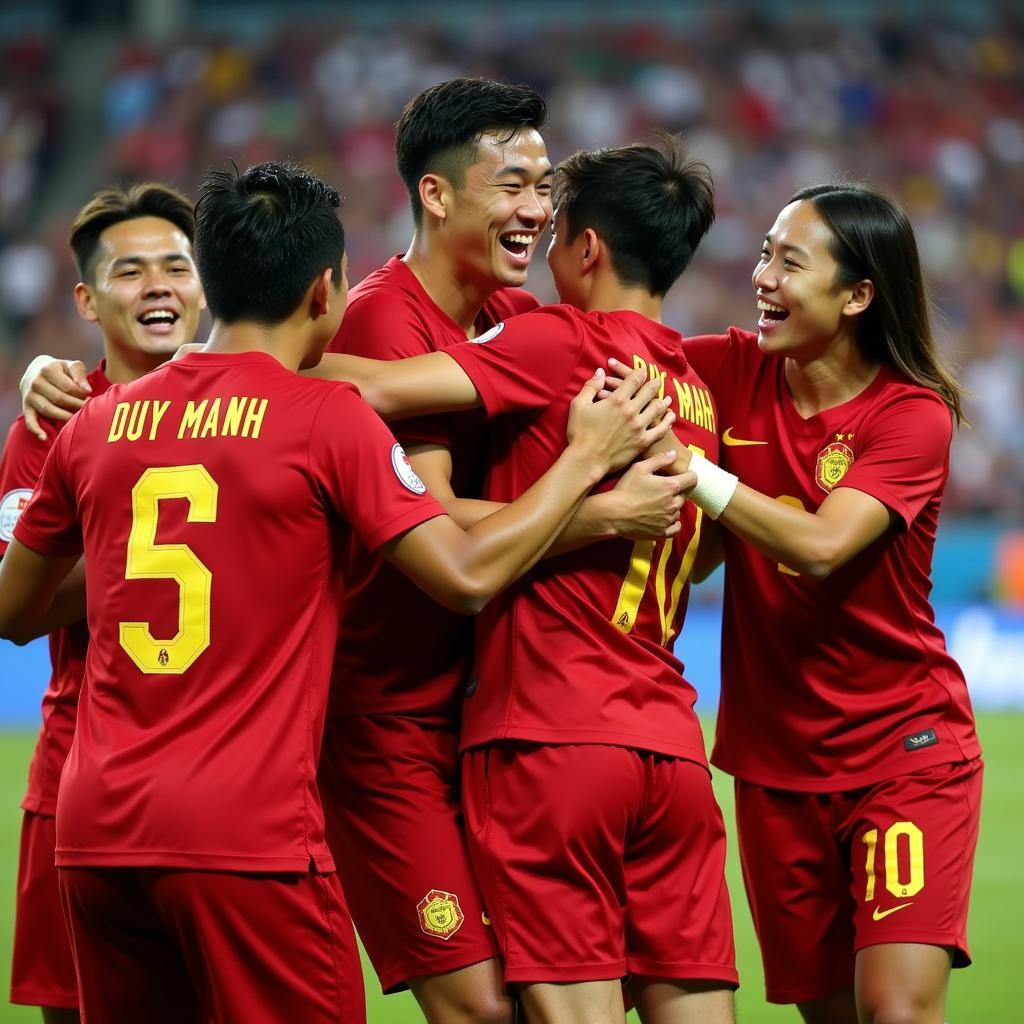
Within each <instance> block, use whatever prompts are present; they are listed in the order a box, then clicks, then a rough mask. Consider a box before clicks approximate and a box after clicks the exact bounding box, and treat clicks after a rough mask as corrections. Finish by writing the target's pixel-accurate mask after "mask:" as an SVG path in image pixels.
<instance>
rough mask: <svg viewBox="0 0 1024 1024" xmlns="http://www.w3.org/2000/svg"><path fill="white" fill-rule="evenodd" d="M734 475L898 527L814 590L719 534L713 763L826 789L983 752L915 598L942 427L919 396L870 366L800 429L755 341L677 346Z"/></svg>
mask: <svg viewBox="0 0 1024 1024" xmlns="http://www.w3.org/2000/svg"><path fill="white" fill-rule="evenodd" d="M683 348H684V351H685V352H686V355H687V357H688V358H689V360H690V361H691V362H692V363H693V365H694V366H696V367H697V369H698V370H699V371H700V374H701V376H702V377H704V379H705V380H706V381H707V382H708V386H709V387H710V388H711V389H712V391H713V392H714V395H715V398H716V400H717V402H718V410H719V416H720V418H721V423H722V427H723V430H724V432H723V435H722V442H723V444H722V457H723V464H724V465H725V467H726V468H728V469H729V470H730V471H732V472H734V473H736V474H737V475H738V476H739V478H740V480H741V481H743V483H745V484H748V485H749V486H751V487H754V488H756V489H757V490H759V491H762V492H763V493H765V494H768V495H771V496H772V497H780V498H782V499H783V500H785V501H787V502H789V503H790V504H794V505H798V506H799V507H801V508H804V509H806V510H807V511H809V512H814V511H815V510H816V509H817V508H818V506H819V505H820V504H821V503H822V502H823V501H824V500H825V498H826V497H827V496H828V494H829V492H830V491H831V490H832V489H833V488H834V487H853V488H855V489H856V490H859V491H863V492H864V493H865V494H870V495H871V496H872V497H874V498H877V499H878V500H879V501H880V502H882V503H883V504H884V505H885V506H886V507H887V508H888V509H890V510H891V511H892V512H893V513H895V515H896V519H897V522H896V524H895V525H894V526H893V527H892V528H891V529H889V530H887V531H886V532H885V533H884V534H883V535H882V536H881V537H880V538H879V539H878V540H877V541H875V542H874V543H873V544H871V545H870V546H869V547H868V548H867V549H866V550H864V551H862V552H861V553H860V554H859V555H857V556H856V557H854V558H852V559H851V560H850V561H849V562H848V563H847V564H846V565H844V566H843V567H842V568H840V569H838V570H837V571H836V572H834V573H832V575H831V576H829V578H828V579H826V580H821V581H818V580H814V579H812V578H811V577H809V576H806V575H797V574H796V573H794V572H792V571H791V570H790V569H788V568H786V567H785V566H782V565H779V564H778V563H776V562H775V561H773V560H772V559H770V558H769V557H768V556H767V555H763V554H761V553H760V552H759V551H757V550H756V549H755V548H753V547H751V546H750V545H748V544H746V543H744V542H743V541H741V540H740V539H739V538H737V537H736V536H735V535H734V534H732V533H730V532H729V531H728V530H725V531H723V535H724V538H725V546H726V567H727V571H726V585H725V609H724V620H723V627H722V697H721V704H720V707H719V713H718V731H717V736H716V740H715V746H714V751H713V754H712V761H713V762H714V763H715V764H716V765H718V766H719V767H721V768H722V769H724V770H725V771H727V772H729V773H730V774H732V775H735V776H738V777H739V778H742V779H745V780H747V781H748V782H754V783H757V784H759V785H762V786H773V787H779V788H783V789H793V790H806V791H810V792H827V791H837V790H841V789H853V788H856V787H859V786H865V785H870V784H872V783H874V782H878V781H881V780H882V779H886V778H890V777H892V776H895V775H900V774H903V773H905V772H913V771H917V770H918V769H922V768H927V767H930V766H932V765H935V764H942V763H945V762H951V761H959V760H962V759H965V758H971V757H975V756H977V755H978V754H979V753H980V747H979V745H978V739H977V736H976V735H975V731H974V719H973V715H972V712H971V704H970V700H969V698H968V695H967V685H966V683H965V682H964V677H963V673H962V672H961V671H960V668H959V666H958V665H957V664H956V662H955V661H954V660H953V659H952V658H951V657H950V655H949V654H948V653H947V651H946V645H945V641H944V639H943V636H942V633H941V631H940V630H939V629H938V628H937V627H936V625H935V621H934V618H935V617H934V613H933V611H932V608H931V606H930V604H929V602H928V595H929V593H930V591H931V580H930V573H931V562H932V549H933V548H934V546H935V531H936V526H937V523H938V516H939V505H940V504H941V501H942V492H943V489H944V487H945V484H946V477H947V474H948V470H949V444H950V440H951V438H952V433H953V425H952V417H951V415H950V412H949V409H948V407H947V406H946V404H945V403H944V402H943V401H942V399H941V398H940V397H939V396H938V395H937V394H936V393H935V392H933V391H931V390H929V389H927V388H923V387H920V386H919V385H917V384H914V383H912V382H911V381H909V380H907V379H906V378H905V377H904V376H902V375H901V374H900V373H899V372H898V371H896V370H894V369H892V368H890V367H887V366H883V367H882V368H881V369H880V370H879V371H878V375H877V376H876V377H875V379H874V381H872V383H871V384H870V385H869V386H868V387H867V388H865V390H864V391H863V392H861V394H859V395H857V396H856V397H855V398H852V399H850V401H848V402H844V403H843V404H842V405H839V406H836V407H835V408H833V409H827V410H825V411H824V412H821V413H819V414H817V415H815V416H811V417H809V418H807V419H804V418H803V417H801V416H800V414H799V413H798V412H797V410H796V407H795V406H794V404H793V401H792V399H791V397H790V394H789V389H788V387H787V385H786V381H785V376H784V366H785V360H783V359H780V358H778V357H776V356H770V355H765V354H764V353H762V352H761V351H760V349H759V348H758V346H757V337H756V335H754V334H752V333H750V332H748V331H741V330H739V329H737V328H730V330H729V333H728V334H727V335H715V336H707V337H700V338H691V339H688V340H687V341H686V342H685V344H684V346H683Z"/></svg>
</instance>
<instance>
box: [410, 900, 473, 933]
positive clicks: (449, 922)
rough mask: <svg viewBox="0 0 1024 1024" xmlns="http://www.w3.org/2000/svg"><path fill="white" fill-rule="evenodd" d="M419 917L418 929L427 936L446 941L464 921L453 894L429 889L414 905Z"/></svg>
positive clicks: (464, 918) (460, 908)
mask: <svg viewBox="0 0 1024 1024" xmlns="http://www.w3.org/2000/svg"><path fill="white" fill-rule="evenodd" d="M416 909H417V911H419V915H420V928H421V930H422V931H423V932H425V933H426V934H427V935H434V936H436V937H437V938H439V939H444V940H445V941H447V940H448V939H450V938H451V937H452V936H453V935H454V934H455V933H456V932H457V931H458V930H459V929H460V928H461V927H462V922H463V921H465V920H466V917H465V915H464V914H463V913H462V907H460V906H459V897H458V896H456V895H455V893H453V892H444V891H443V890H441V889H431V890H430V892H428V893H427V895H426V896H424V897H423V899H421V900H420V901H419V903H417V904H416Z"/></svg>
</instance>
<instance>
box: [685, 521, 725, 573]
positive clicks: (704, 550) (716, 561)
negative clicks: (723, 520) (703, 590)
mask: <svg viewBox="0 0 1024 1024" xmlns="http://www.w3.org/2000/svg"><path fill="white" fill-rule="evenodd" d="M724 561H725V545H724V544H723V542H722V528H721V527H720V526H719V525H718V523H715V522H705V524H704V527H703V528H702V529H701V531H700V543H699V544H698V545H697V557H696V558H695V559H694V560H693V568H692V569H691V570H690V579H692V580H693V582H694V583H703V582H704V581H705V580H706V579H707V578H708V577H709V576H710V575H711V574H712V573H713V572H714V571H715V570H716V569H717V568H718V567H719V566H720V565H721V564H722V562H724Z"/></svg>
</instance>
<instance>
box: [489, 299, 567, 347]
mask: <svg viewBox="0 0 1024 1024" xmlns="http://www.w3.org/2000/svg"><path fill="white" fill-rule="evenodd" d="M586 316H587V314H585V313H583V312H582V311H581V310H578V309H576V308H575V306H569V305H551V306H536V307H534V308H533V309H531V310H528V311H527V312H524V313H520V314H517V315H516V316H514V317H509V318H508V319H507V320H499V321H498V322H497V323H496V324H495V325H494V326H493V327H491V328H490V329H488V330H486V331H484V332H483V333H482V334H478V335H477V336H476V337H475V338H471V339H470V341H469V344H471V345H487V344H490V343H491V342H494V341H497V340H498V339H499V338H502V343H503V345H504V344H506V343H509V344H521V343H523V342H525V341H526V340H528V339H529V340H532V341H536V342H537V343H538V344H545V343H547V344H550V343H551V342H553V341H557V340H559V339H563V340H564V338H566V337H570V336H571V337H574V338H579V337H581V336H582V334H583V333H584V330H585V326H586V320H585V317H586ZM503 335H504V337H502V336H503ZM510 338H515V339H517V341H515V342H509V339H510Z"/></svg>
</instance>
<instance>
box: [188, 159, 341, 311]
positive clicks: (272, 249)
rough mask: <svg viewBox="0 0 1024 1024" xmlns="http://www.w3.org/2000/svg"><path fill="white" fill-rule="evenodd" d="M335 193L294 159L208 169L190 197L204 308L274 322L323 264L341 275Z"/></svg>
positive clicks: (292, 304)
mask: <svg viewBox="0 0 1024 1024" xmlns="http://www.w3.org/2000/svg"><path fill="white" fill-rule="evenodd" d="M340 205H341V200H340V199H339V198H338V193H337V192H336V191H335V190H334V189H333V188H331V187H330V185H327V184H325V183H324V182H322V181H321V180H320V179H319V178H317V177H316V176H315V175H313V174H311V173H310V172H309V171H308V170H306V169H305V168H303V167H300V166H298V165H297V164H292V163H279V162H271V163H263V164H256V165H255V166H253V167H250V168H249V169H248V170H246V171H243V172H239V171H238V169H237V168H235V169H234V170H232V171H211V172H210V173H209V174H207V176H206V177H205V178H204V179H203V182H202V184H201V185H200V186H199V198H198V199H197V200H196V245H195V249H196V266H197V267H198V269H199V279H200V281H202V284H203V291H204V292H205V294H206V302H207V304H208V305H209V307H210V314H211V315H212V316H213V317H214V319H216V320H221V321H223V322H224V323H237V322H238V321H241V320H250V321H253V322H255V323H263V324H277V323H281V322H282V321H283V320H286V319H287V318H288V317H289V316H290V315H291V314H292V313H293V312H294V311H295V309H296V308H297V307H298V305H299V303H300V302H301V301H302V297H303V296H304V295H305V294H306V291H307V289H308V288H309V286H310V285H311V284H312V283H313V280H314V279H315V278H316V277H317V275H319V274H320V273H321V272H322V271H323V270H324V269H325V268H327V267H330V268H331V269H332V270H333V271H334V278H335V283H338V282H340V280H341V260H342V256H343V255H344V254H345V231H344V228H343V227H342V226H341V221H340V220H339V219H338V213H337V208H338V206H340Z"/></svg>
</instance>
